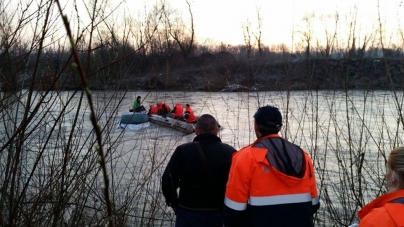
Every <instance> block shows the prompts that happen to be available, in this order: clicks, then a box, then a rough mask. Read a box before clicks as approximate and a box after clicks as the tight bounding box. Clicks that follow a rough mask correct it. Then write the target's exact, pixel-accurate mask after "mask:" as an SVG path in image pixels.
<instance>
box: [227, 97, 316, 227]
mask: <svg viewBox="0 0 404 227" xmlns="http://www.w3.org/2000/svg"><path fill="white" fill-rule="evenodd" d="M254 119H255V121H254V130H255V134H256V136H257V140H256V141H255V142H254V143H252V144H251V145H249V146H246V147H244V148H242V149H241V150H239V151H238V152H236V153H235V154H234V156H233V159H232V164H231V168H230V173H229V181H228V183H227V186H226V197H225V202H224V203H225V208H224V215H223V224H224V226H225V227H235V226H248V227H265V226H282V227H292V226H299V227H313V226H314V222H313V214H314V213H315V212H317V210H318V208H319V207H320V203H319V197H318V191H317V186H316V180H315V172H314V168H313V163H312V160H311V158H310V156H309V154H308V153H307V152H306V151H304V150H303V149H301V148H300V147H299V146H297V145H296V144H293V143H291V142H289V141H287V140H285V139H283V138H282V137H281V136H279V135H278V132H279V131H280V130H281V127H282V115H281V113H280V111H279V109H278V108H276V107H274V106H269V105H268V106H264V107H261V108H259V109H258V111H257V112H256V113H255V115H254Z"/></svg>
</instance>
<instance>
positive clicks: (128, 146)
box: [1, 91, 403, 226]
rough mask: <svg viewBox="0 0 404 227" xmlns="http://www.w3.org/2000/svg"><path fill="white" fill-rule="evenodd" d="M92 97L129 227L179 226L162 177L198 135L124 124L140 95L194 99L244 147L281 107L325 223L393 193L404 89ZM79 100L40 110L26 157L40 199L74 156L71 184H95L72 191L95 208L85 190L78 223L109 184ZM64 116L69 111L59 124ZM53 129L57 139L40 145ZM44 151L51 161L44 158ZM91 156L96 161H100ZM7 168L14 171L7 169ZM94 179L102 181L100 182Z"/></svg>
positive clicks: (58, 98)
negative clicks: (311, 174)
mask: <svg viewBox="0 0 404 227" xmlns="http://www.w3.org/2000/svg"><path fill="white" fill-rule="evenodd" d="M92 95H93V99H94V106H95V109H96V112H97V117H98V119H99V124H100V127H101V128H102V129H103V141H104V143H103V149H104V152H105V153H106V157H107V168H108V171H109V179H110V186H111V193H110V194H111V200H112V201H113V202H114V206H115V208H116V209H117V210H119V212H121V213H120V214H121V215H122V216H124V217H126V218H124V221H123V223H125V225H127V226H172V225H173V219H174V215H173V213H172V212H171V211H170V210H169V209H167V208H166V206H165V202H164V198H163V196H162V194H161V191H160V177H161V174H162V171H163V170H164V168H165V165H166V163H167V162H168V160H169V158H170V155H171V154H172V152H173V151H174V149H175V148H176V146H178V145H179V144H182V143H185V142H190V141H192V139H193V138H194V136H195V135H193V134H190V135H184V134H183V133H181V132H178V131H174V130H172V129H170V128H164V127H162V126H158V125H154V124H150V126H149V127H147V128H144V129H141V130H138V131H127V130H122V129H120V128H116V121H118V120H119V118H120V114H121V113H122V112H125V111H127V110H129V109H130V108H131V106H132V102H133V101H134V100H135V99H136V97H137V96H139V95H140V96H141V97H142V104H143V105H144V106H145V107H146V109H148V106H149V105H151V104H154V103H156V102H159V101H164V102H166V103H167V104H169V105H170V106H171V107H173V106H174V104H175V103H181V104H182V105H183V106H185V104H187V103H188V104H190V105H191V107H192V108H193V110H194V111H195V113H196V114H197V115H201V114H206V113H208V114H211V115H213V116H214V117H216V118H217V120H218V121H219V123H220V125H221V126H223V129H222V130H221V131H220V133H219V137H220V138H221V139H222V142H224V143H228V144H230V145H232V146H233V147H235V148H236V149H240V148H242V147H243V146H246V145H248V144H250V143H252V142H253V141H254V140H255V139H256V137H255V133H254V130H253V115H254V113H255V111H256V110H257V109H258V107H260V106H263V105H273V106H276V107H278V108H279V109H280V111H281V112H282V114H283V117H284V119H283V124H284V126H283V129H282V131H281V132H280V134H281V135H282V136H283V137H284V138H286V139H288V140H290V141H292V142H294V143H296V144H298V145H299V146H301V147H302V148H303V149H304V150H306V151H307V152H308V153H309V154H310V155H311V157H312V159H313V163H314V166H315V169H316V176H317V185H318V189H319V193H320V197H321V200H320V202H321V204H322V207H321V209H320V211H319V212H318V214H317V216H316V226H339V225H340V223H343V224H344V225H349V224H351V223H353V222H355V221H357V220H356V216H355V213H356V212H357V210H358V209H359V208H360V207H361V206H363V205H364V204H365V203H366V202H368V201H370V200H371V199H373V198H374V197H376V196H377V195H379V194H380V193H383V192H384V191H385V182H384V173H385V168H384V162H385V158H386V157H387V155H388V153H389V151H390V150H391V149H392V148H393V147H396V146H400V145H402V144H403V141H402V138H403V136H402V135H403V123H402V117H401V113H400V111H399V110H400V109H401V107H402V103H403V93H402V92H399V93H393V92H390V91H348V92H343V91H296V92H248V93H247V92H246V93H220V92H216V93H215V92H146V91H138V92H93V94H92ZM79 97H80V96H79V94H74V95H73V93H72V92H64V93H63V92H62V93H59V94H58V95H54V96H52V98H50V99H49V100H55V101H54V102H50V101H49V100H48V101H47V103H44V104H40V106H41V108H42V113H43V114H42V115H44V116H45V117H44V118H38V119H37V120H35V119H34V120H33V123H32V124H31V126H30V127H28V128H29V130H32V132H33V133H32V134H30V138H31V137H32V139H36V140H38V142H36V143H35V146H33V147H30V148H29V150H30V151H31V152H26V153H25V154H26V158H27V160H28V161H26V166H28V167H26V169H25V170H26V174H27V175H29V173H30V172H34V173H35V174H34V175H40V176H42V178H41V177H37V178H34V179H31V183H30V184H29V185H31V186H32V188H30V190H28V191H29V192H30V193H31V196H32V195H35V194H37V193H41V192H42V191H43V190H44V189H43V188H44V187H45V185H44V184H42V183H41V182H43V181H44V178H45V182H46V179H47V178H46V177H43V176H44V175H48V174H47V173H46V171H55V169H58V170H60V166H61V163H62V162H63V161H62V160H66V157H70V158H67V160H68V163H69V165H68V167H67V170H68V176H67V177H66V181H69V182H86V186H82V185H81V184H78V183H77V184H76V183H72V186H70V188H69V189H71V190H72V191H73V189H72V188H74V187H77V188H80V189H81V190H83V191H85V192H86V193H85V198H86V200H85V201H86V202H82V201H83V199H82V197H81V196H84V195H82V194H80V195H76V196H72V197H75V198H76V199H77V201H79V202H77V204H79V205H77V206H70V207H69V208H66V212H65V213H64V218H65V219H66V220H71V219H72V216H74V214H75V213H77V210H78V208H77V207H80V205H81V206H87V207H92V208H91V209H90V208H86V209H82V210H80V212H82V213H83V212H84V213H85V214H86V215H87V216H97V215H99V216H102V214H103V211H102V210H103V209H104V208H105V206H104V205H103V204H102V203H100V200H101V199H100V198H101V197H102V194H101V193H100V191H101V190H99V188H102V187H103V181H102V174H101V173H100V171H99V168H98V167H97V162H96V159H97V156H96V153H95V152H94V151H93V150H94V146H95V143H94V141H95V137H94V134H93V133H92V129H93V126H92V125H91V123H90V121H89V115H90V110H89V108H88V104H87V102H83V104H82V105H81V106H80V111H78V112H77V111H76V109H77V108H78V104H79V103H80V102H79V100H80V98H79ZM68 100H71V101H70V102H69V101H68ZM50 103H51V104H50ZM18 111H22V110H18ZM60 112H63V113H64V114H63V117H61V118H58V116H59V115H58V113H60ZM74 119H78V122H77V123H74ZM34 122H35V123H36V124H34ZM56 124H58V127H57V128H58V130H54V131H52V130H51V128H52V127H54V125H56ZM2 130H5V129H4V128H2ZM48 131H50V133H49V135H51V138H52V139H53V140H54V142H53V143H43V142H41V141H43V139H44V138H46V135H47V132H48ZM72 131H73V132H74V133H72ZM35 132H38V133H35ZM2 137H3V138H2V141H7V136H6V135H2ZM68 138H70V140H69V141H73V142H71V144H73V145H74V146H72V148H70V149H72V151H70V153H69V155H70V156H65V157H64V156H62V153H64V150H63V147H67V144H68V143H67V141H68ZM27 149H28V148H27ZM41 150H43V151H44V152H45V153H46V154H47V155H43V154H42V153H40V152H39V151H41ZM32 151H33V152H32ZM39 153H40V158H38V156H39ZM92 153H93V154H94V153H95V155H94V156H91V154H92ZM2 155H3V158H2V159H1V160H3V161H4V160H5V157H4V155H5V154H4V153H3V154H2ZM44 157H48V158H44ZM51 157H52V158H51ZM29 160H31V161H29ZM33 160H42V161H40V162H39V164H40V165H39V166H43V169H41V170H38V169H37V168H35V166H34V165H33V164H32V162H33ZM1 168H5V167H4V165H3V166H2V167H1ZM44 169H46V170H44ZM54 174H55V175H57V176H58V179H60V178H61V175H60V174H59V175H58V174H57V173H54ZM90 175H91V176H93V175H94V176H97V178H96V180H94V178H92V177H90ZM84 176H85V177H84ZM48 177H51V178H52V179H54V178H55V176H48ZM24 179H25V178H24ZM3 180H4V175H2V181H3ZM73 186H74V187H73ZM34 188H35V189H34ZM77 188H75V189H74V190H77ZM89 191H91V192H89ZM73 194H74V193H73ZM69 198H71V197H69ZM75 201H76V200H75ZM71 203H73V202H72V201H71ZM337 223H339V224H337Z"/></svg>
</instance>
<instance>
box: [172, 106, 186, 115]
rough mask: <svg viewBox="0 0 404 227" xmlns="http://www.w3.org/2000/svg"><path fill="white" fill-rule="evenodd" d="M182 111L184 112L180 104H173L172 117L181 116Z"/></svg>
mask: <svg viewBox="0 0 404 227" xmlns="http://www.w3.org/2000/svg"><path fill="white" fill-rule="evenodd" d="M183 112H184V108H182V106H181V104H179V103H177V104H175V107H174V113H173V115H174V117H175V118H177V117H182V114H183Z"/></svg>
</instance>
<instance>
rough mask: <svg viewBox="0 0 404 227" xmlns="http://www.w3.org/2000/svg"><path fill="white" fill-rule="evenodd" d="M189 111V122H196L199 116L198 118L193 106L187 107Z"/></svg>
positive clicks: (186, 110)
mask: <svg viewBox="0 0 404 227" xmlns="http://www.w3.org/2000/svg"><path fill="white" fill-rule="evenodd" d="M187 112H188V114H189V115H188V118H187V122H188V123H194V122H196V120H197V118H196V116H195V113H194V110H192V108H191V107H189V106H187V107H185V113H187Z"/></svg>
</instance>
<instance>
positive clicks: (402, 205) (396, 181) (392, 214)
mask: <svg viewBox="0 0 404 227" xmlns="http://www.w3.org/2000/svg"><path fill="white" fill-rule="evenodd" d="M386 167H387V172H386V181H387V187H388V189H389V192H388V193H386V194H384V195H382V196H379V197H378V198H376V199H375V200H373V201H372V202H370V203H369V204H367V205H366V206H364V207H363V208H362V209H361V210H360V211H359V212H358V217H359V219H360V220H361V221H360V223H359V227H376V226H383V227H393V226H404V215H403V214H404V147H397V148H394V149H393V150H392V151H391V152H390V155H389V158H388V159H387V166H386Z"/></svg>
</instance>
